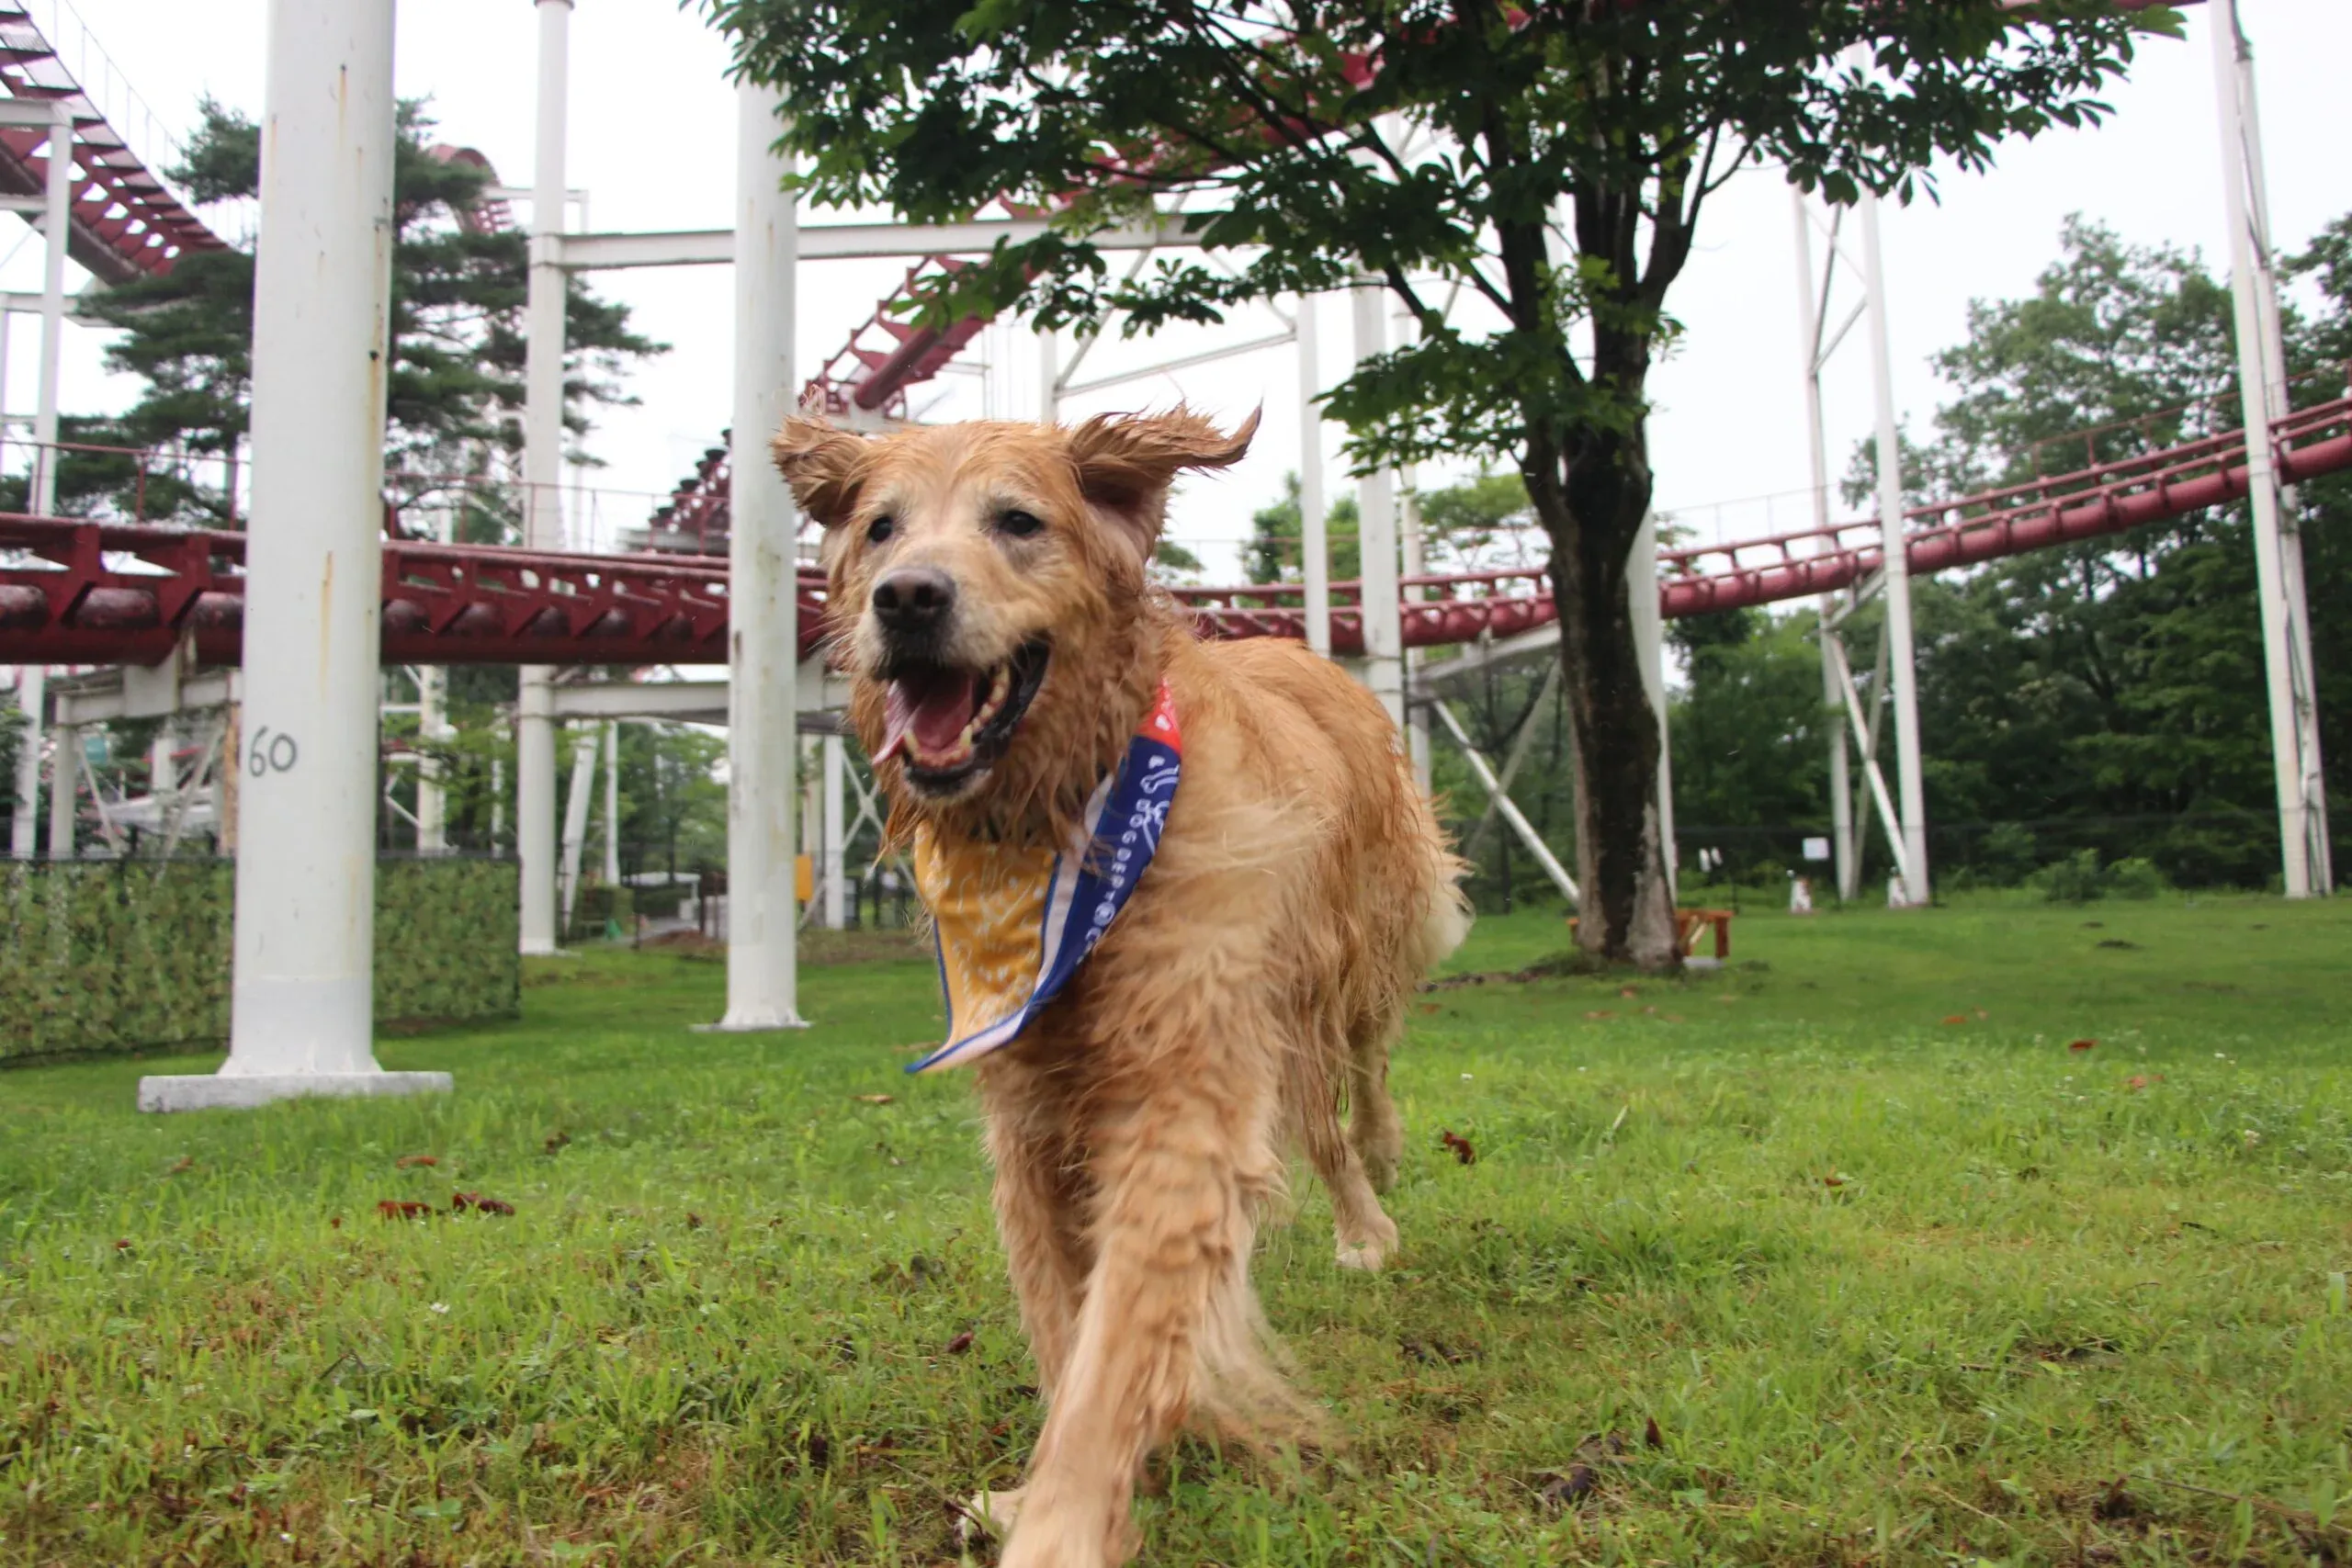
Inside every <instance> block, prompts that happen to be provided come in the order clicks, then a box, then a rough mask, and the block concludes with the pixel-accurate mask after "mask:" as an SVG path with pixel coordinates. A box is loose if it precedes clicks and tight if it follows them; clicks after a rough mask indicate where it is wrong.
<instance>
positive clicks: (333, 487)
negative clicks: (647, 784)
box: [139, 0, 449, 1111]
mask: <svg viewBox="0 0 2352 1568" xmlns="http://www.w3.org/2000/svg"><path fill="white" fill-rule="evenodd" d="M392 6H393V0H344V3H343V4H340V5H336V6H298V5H290V4H278V5H273V6H271V7H270V8H269V28H268V38H269V52H268V76H267V84H268V85H267V90H266V113H265V116H264V118H263V121H262V130H261V145H262V162H261V233H260V241H259V244H258V247H257V260H256V267H257V270H256V273H255V276H254V347H253V365H254V377H253V442H254V486H253V502H254V505H253V524H254V526H253V532H252V535H251V536H250V540H249V542H248V544H247V546H246V557H245V571H246V580H245V581H246V592H245V650H244V679H243V693H244V711H243V752H242V754H241V755H240V756H239V757H238V758H237V759H235V761H236V762H237V764H238V765H240V766H242V767H243V769H244V773H243V776H242V777H241V779H240V781H239V782H240V785H241V787H240V789H239V791H238V803H237V804H238V816H239V821H238V824H237V827H238V834H237V838H238V855H237V894H236V898H237V902H236V967H235V975H234V992H233V996H232V1003H231V1010H230V1037H229V1060H228V1062H227V1064H226V1065H225V1066H222V1067H221V1069H220V1073H219V1074H218V1075H216V1076H213V1077H149V1078H144V1079H141V1082H140V1086H139V1108H140V1109H141V1110H142V1111H186V1110H198V1109H202V1108H206V1107H225V1106H249V1105H256V1104H260V1103H262V1102H264V1101H266V1100H277V1099H281V1098H284V1097H287V1096H289V1095H314V1094H334V1095H354V1094H394V1093H403V1092H413V1091H416V1090H424V1089H447V1088H448V1087H449V1075H447V1073H387V1072H384V1071H382V1070H381V1069H380V1068H379V1067H378V1066H377V1064H376V1056H375V1052H374V1049H373V1043H372V1036H373V1014H374V998H373V980H374V960H375V952H374V948H375V925H376V900H375V871H376V844H375V838H376V789H375V780H376V770H377V758H376V723H377V720H376V679H377V661H378V648H379V605H378V595H379V590H380V589H381V587H382V576H381V571H380V564H381V562H380V557H381V553H382V552H381V541H380V538H379V528H380V526H381V524H382V508H383V502H382V500H381V489H382V480H383V468H384V395H385V384H384V364H385V355H386V353H387V351H388V349H389V346H390V345H389V342H388V326H389V318H390V285H391V247H392V156H393V150H394V146H395V142H394V139H393V130H392V117H393V96H392Z"/></svg>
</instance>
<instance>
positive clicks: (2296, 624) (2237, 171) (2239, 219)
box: [2207, 0, 2335, 898]
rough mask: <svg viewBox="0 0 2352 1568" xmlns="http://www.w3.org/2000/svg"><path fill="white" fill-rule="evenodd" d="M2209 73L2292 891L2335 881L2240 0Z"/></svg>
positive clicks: (2324, 890) (2274, 765)
mask: <svg viewBox="0 0 2352 1568" xmlns="http://www.w3.org/2000/svg"><path fill="white" fill-rule="evenodd" d="M2207 24H2208V25H2209V26H2210V27H2211V28H2212V29H2213V77H2214V90H2215V98H2216V101H2217V103H2218V104H2219V107H2220V113H2221V130H2222V201H2223V207H2224V210H2225V211H2226V213H2227V216H2228V222H2229V231H2230V294H2231V299H2232V302H2233V305H2234V307H2235V310H2236V325H2237V344H2238V390H2239V395H2240V397H2241V399H2242V400H2243V401H2244V404H2245V430H2246V443H2245V456H2246V499H2247V502H2248V504H2249V506H2250V508H2251V510H2252V511H2253V513H2254V566H2255V590H2256V593H2257V594H2258V595H2259V597H2260V601H2261V612H2262V663H2263V673H2264V675H2265V677H2266V681H2265V684H2266V687H2267V695H2268V698H2269V707H2270V759H2271V773H2272V775H2273V778H2274V780H2275V783H2276V786H2277V791H2278V850H2279V862H2280V867H2279V869H2280V873H2281V882H2282V884H2283V886H2284V888H2285V891H2286V894H2287V897H2290V898H2309V897H2314V896H2320V897H2324V896H2325V895H2326V894H2328V893H2330V892H2331V891H2333V889H2334V882H2335V877H2334V867H2333V865H2332V863H2331V856H2330V852H2329V845H2328V832H2327V784H2326V776H2325V774H2324V773H2323V771H2322V769H2321V760H2320V736H2319V704H2318V693H2317V690H2316V687H2315V683H2314V681H2313V672H2312V653H2311V606H2310V604H2309V603H2308V602H2307V601H2306V599H2305V596H2304V591H2303V546H2302V537H2301V534H2300V533H2299V532H2298V529H2297V523H2298V521H2299V519H2298V518H2297V517H2296V516H2295V515H2294V513H2293V512H2292V511H2291V510H2290V508H2289V507H2287V506H2285V505H2283V504H2281V502H2282V497H2281V496H2280V494H2279V484H2278V460H2277V455H2276V452H2275V451H2274V449H2273V446H2272V442H2271V438H2270V434H2269V432H2270V428H2271V425H2272V423H2273V422H2274V421H2276V420H2277V419H2278V416H2280V415H2281V414H2283V413H2285V412H2287V410H2288V403H2287V387H2286V379H2287V378H2286V364H2285V355H2284V352H2283V349H2282V348H2281V347H2280V346H2279V344H2278V278H2277V276H2276V274H2275V272H2274V270H2273V265H2272V258H2271V253H2270V236H2269V233H2268V224H2267V207H2268V202H2267V196H2266V194H2265V192H2264V189H2263V171H2262V158H2261V142H2260V138H2259V134H2258V131H2257V130H2256V123H2255V113H2254V102H2253V85H2254V82H2253V73H2254V62H2253V55H2252V51H2251V50H2249V49H2248V48H2247V46H2246V43H2245V35H2244V34H2243V33H2242V32H2241V31H2240V30H2239V28H2238V20H2237V4H2236V0H2224V3H2223V4H2221V5H2216V6H2213V7H2212V8H2211V12H2210V14H2209V16H2208V17H2207Z"/></svg>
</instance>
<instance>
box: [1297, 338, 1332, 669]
mask: <svg viewBox="0 0 2352 1568" xmlns="http://www.w3.org/2000/svg"><path fill="white" fill-rule="evenodd" d="M1321 299H1322V296H1321V295H1319V294H1302V295H1300V296H1299V297H1298V326H1297V329H1296V332H1297V338H1298V548H1299V554H1300V556H1301V558H1302V559H1303V569H1302V570H1304V572H1305V576H1306V646H1307V648H1308V649H1309V650H1310V651H1312V652H1315V653H1317V654H1320V655H1321V656H1322V657H1324V658H1326V659H1329V658H1330V657H1331V537H1330V529H1329V520H1328V518H1327V515H1326V513H1325V511H1324V503H1323V406H1322V404H1320V403H1318V402H1317V401H1316V398H1317V395H1318V394H1319V393H1320V392H1321V391H1322V390H1323V366H1322V357H1321V346H1322V338H1321V334H1320V333H1317V330H1316V321H1315V319H1316V316H1317V314H1318V313H1319V308H1320V302H1321Z"/></svg>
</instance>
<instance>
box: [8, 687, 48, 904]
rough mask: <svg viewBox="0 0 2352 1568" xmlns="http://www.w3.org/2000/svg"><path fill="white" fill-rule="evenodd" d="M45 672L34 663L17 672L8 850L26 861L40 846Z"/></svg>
mask: <svg viewBox="0 0 2352 1568" xmlns="http://www.w3.org/2000/svg"><path fill="white" fill-rule="evenodd" d="M48 682H49V671H47V670H45V669H44V668H42V667H41V666H40V665H38V664H27V665H23V666H20V667H19V668H18V669H17V716H18V722H19V733H18V735H17V809H16V814H15V816H13V817H12V818H10V819H9V823H8V852H9V853H10V854H12V855H14V856H15V857H16V858H17V859H18V860H30V859H32V858H33V855H34V852H36V851H37V850H39V849H40V840H39V837H38V835H37V833H36V832H35V829H38V828H39V827H40V737H41V712H42V709H43V708H44V707H45V706H46V705H47V703H46V695H47V694H46V687H47V685H48Z"/></svg>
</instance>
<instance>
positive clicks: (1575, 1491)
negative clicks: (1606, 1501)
mask: <svg viewBox="0 0 2352 1568" xmlns="http://www.w3.org/2000/svg"><path fill="white" fill-rule="evenodd" d="M1537 1479H1539V1480H1541V1481H1542V1482H1543V1483H1544V1485H1543V1489H1542V1490H1541V1491H1540V1492H1538V1493H1537V1494H1536V1495H1537V1496H1539V1497H1541V1498H1542V1499H1543V1500H1544V1506H1545V1507H1547V1508H1550V1509H1552V1510H1554V1511H1555V1512H1557V1511H1558V1510H1560V1509H1562V1508H1566V1507H1567V1506H1570V1505H1571V1504H1575V1503H1581V1502H1583V1501H1584V1500H1585V1498H1587V1497H1588V1496H1589V1495H1591V1494H1592V1487H1593V1481H1594V1476H1593V1472H1592V1466H1590V1465H1589V1464H1572V1465H1570V1466H1568V1469H1567V1473H1566V1474H1565V1475H1563V1474H1560V1473H1558V1472H1550V1471H1547V1472H1544V1474H1543V1475H1542V1476H1539V1477H1538V1478H1537Z"/></svg>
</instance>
